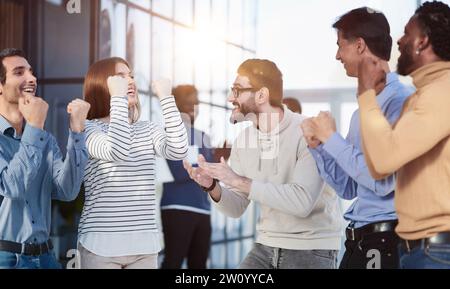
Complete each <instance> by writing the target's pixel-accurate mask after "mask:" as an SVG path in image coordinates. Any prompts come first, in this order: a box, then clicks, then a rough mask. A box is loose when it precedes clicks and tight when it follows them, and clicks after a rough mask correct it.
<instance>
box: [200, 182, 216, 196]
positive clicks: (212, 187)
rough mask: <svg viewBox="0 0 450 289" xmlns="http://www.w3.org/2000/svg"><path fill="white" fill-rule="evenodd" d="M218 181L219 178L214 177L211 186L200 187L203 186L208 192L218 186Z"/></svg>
mask: <svg viewBox="0 0 450 289" xmlns="http://www.w3.org/2000/svg"><path fill="white" fill-rule="evenodd" d="M218 181H219V180H217V179H213V183H212V185H211V186H210V187H209V188H207V187H203V186H200V187H201V188H202V190H203V191H205V192H206V193H209V192H211V191H212V190H214V189H215V188H216V186H217V182H218Z"/></svg>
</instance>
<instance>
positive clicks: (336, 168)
mask: <svg viewBox="0 0 450 289" xmlns="http://www.w3.org/2000/svg"><path fill="white" fill-rule="evenodd" d="M413 92H414V90H413V89H412V88H409V87H406V86H405V85H403V84H402V83H400V81H399V79H398V76H397V74H395V73H389V74H388V75H387V81H386V87H385V88H384V90H383V91H382V92H381V93H380V94H379V95H378V96H377V101H378V104H379V105H380V107H381V110H382V112H383V113H384V115H385V116H386V118H387V120H388V121H389V123H390V124H391V125H393V124H394V123H395V122H396V121H397V119H398V118H399V117H400V114H401V111H402V107H403V103H404V102H405V100H406V99H407V97H408V96H410V95H411V94H412V93H413ZM310 151H311V153H312V155H313V157H314V159H315V160H316V164H317V167H318V169H319V172H320V175H321V176H322V178H323V179H324V180H325V181H326V182H327V183H328V184H329V185H330V186H331V187H332V188H333V189H334V190H335V191H336V193H337V194H338V195H339V196H340V197H341V198H343V199H345V200H353V199H356V200H355V201H354V202H353V204H352V205H351V206H350V208H349V209H348V211H347V212H346V213H345V215H344V217H345V219H346V220H348V221H350V222H351V223H353V225H354V226H355V227H356V228H358V227H362V226H364V225H367V224H370V223H375V222H379V221H386V220H395V219H397V216H396V214H395V208H394V188H395V176H394V175H392V176H390V177H388V178H386V179H384V180H380V181H376V180H374V179H373V178H372V177H371V175H370V172H369V170H368V168H367V164H366V161H365V159H364V155H363V152H362V145H361V135H360V121H359V110H357V111H355V112H354V114H353V116H352V119H351V122H350V129H349V133H348V135H347V138H346V139H344V138H343V137H342V136H341V135H339V134H338V133H335V134H333V135H332V137H331V138H330V139H329V140H328V141H327V142H326V143H325V144H323V145H320V146H319V147H318V148H316V149H310Z"/></svg>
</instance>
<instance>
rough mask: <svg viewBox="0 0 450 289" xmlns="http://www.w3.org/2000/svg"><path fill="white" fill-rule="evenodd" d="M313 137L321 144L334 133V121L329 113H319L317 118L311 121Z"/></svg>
mask: <svg viewBox="0 0 450 289" xmlns="http://www.w3.org/2000/svg"><path fill="white" fill-rule="evenodd" d="M313 126H314V132H315V137H316V138H317V139H318V140H319V141H320V142H322V143H326V142H327V141H328V139H329V138H330V137H331V136H332V135H333V134H334V133H335V132H336V121H335V119H334V118H333V116H332V115H331V113H330V112H323V111H322V112H320V114H319V116H317V117H315V118H314V119H313Z"/></svg>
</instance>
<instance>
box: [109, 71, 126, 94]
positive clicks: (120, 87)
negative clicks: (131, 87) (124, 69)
mask: <svg viewBox="0 0 450 289" xmlns="http://www.w3.org/2000/svg"><path fill="white" fill-rule="evenodd" d="M107 82H108V89H109V94H110V95H111V96H127V94H128V80H127V79H126V78H123V77H122V76H118V75H115V76H110V77H108V80H107Z"/></svg>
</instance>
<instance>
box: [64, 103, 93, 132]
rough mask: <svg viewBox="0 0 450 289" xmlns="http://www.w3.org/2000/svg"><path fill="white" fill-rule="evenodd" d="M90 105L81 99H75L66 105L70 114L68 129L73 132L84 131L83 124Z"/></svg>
mask: <svg viewBox="0 0 450 289" xmlns="http://www.w3.org/2000/svg"><path fill="white" fill-rule="evenodd" d="M90 109H91V105H90V104H89V103H88V102H86V101H84V100H81V99H75V100H74V101H72V102H71V103H69V105H68V106H67V113H68V114H69V115H70V129H71V130H72V131H73V132H75V133H80V132H82V131H84V125H85V122H86V118H87V115H88V112H89V110H90Z"/></svg>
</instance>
